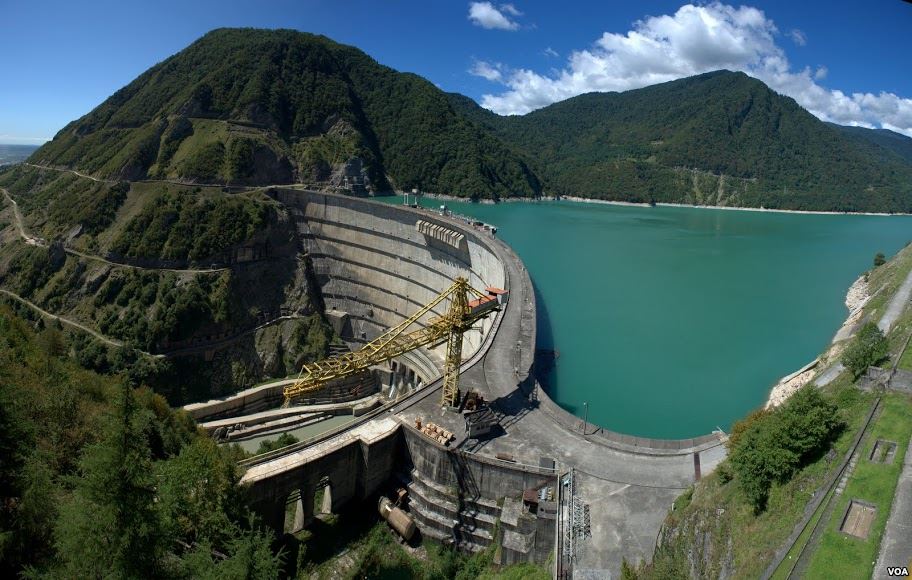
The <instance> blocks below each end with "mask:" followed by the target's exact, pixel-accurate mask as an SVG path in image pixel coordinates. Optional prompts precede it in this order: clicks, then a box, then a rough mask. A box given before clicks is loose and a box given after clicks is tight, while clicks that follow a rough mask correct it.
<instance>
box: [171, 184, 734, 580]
mask: <svg viewBox="0 0 912 580" xmlns="http://www.w3.org/2000/svg"><path fill="white" fill-rule="evenodd" d="M271 195H273V197H274V198H275V199H276V200H277V201H279V202H280V203H282V204H283V205H284V206H285V207H286V208H287V210H288V211H289V212H290V213H291V214H292V216H293V217H294V218H295V221H296V224H297V228H298V233H299V237H300V241H301V245H302V250H303V251H304V252H306V255H307V256H308V259H310V260H311V261H312V264H313V269H314V272H315V275H316V278H317V283H318V284H319V286H320V288H321V290H322V293H323V299H324V302H325V308H326V314H327V318H328V319H329V320H330V322H331V323H332V324H333V325H334V327H335V329H336V330H337V332H339V334H340V335H341V336H342V337H343V339H344V340H345V342H346V343H347V344H348V345H349V347H350V348H352V349H357V348H359V347H360V346H361V345H363V344H364V343H365V342H367V341H370V340H372V339H373V338H375V337H377V336H378V335H380V334H381V333H382V332H384V331H385V330H386V329H388V328H390V327H394V326H396V325H397V324H399V323H401V322H402V320H403V319H405V318H406V317H408V316H410V315H411V314H412V313H414V312H415V311H417V310H419V309H420V308H421V307H422V306H423V305H424V304H426V303H428V302H430V301H431V299H433V298H434V297H435V296H436V295H437V294H439V293H440V292H441V291H442V290H443V289H445V288H446V287H448V286H449V285H450V284H451V283H452V280H453V279H454V278H455V277H457V276H465V277H467V278H468V280H469V282H470V284H471V285H472V286H473V287H476V288H486V287H496V288H501V289H504V290H506V291H507V292H508V294H507V296H508V299H506V300H505V302H504V305H503V307H502V309H501V310H500V311H499V312H498V313H497V314H496V315H495V316H491V317H489V318H487V319H485V320H484V321H483V323H482V324H481V325H480V326H479V327H478V328H476V329H473V330H470V331H468V332H466V334H465V335H464V345H463V365H462V374H461V377H460V386H461V389H462V392H463V393H465V392H466V391H469V390H471V391H475V392H477V393H479V394H480V395H481V396H482V397H483V398H484V399H485V400H486V401H487V402H488V403H489V406H488V408H489V410H490V411H489V412H490V416H491V418H492V422H493V423H494V429H493V431H492V432H491V433H490V434H489V435H485V436H475V435H474V434H473V431H472V425H470V424H469V421H468V420H467V419H465V418H464V417H463V416H462V415H461V414H459V413H454V412H452V411H446V410H443V409H442V408H441V407H440V388H441V382H442V381H441V375H442V370H443V352H442V351H441V350H440V347H437V348H433V349H418V350H415V351H412V352H409V353H407V354H406V355H404V356H401V357H399V358H397V359H395V360H393V361H392V362H391V363H390V365H389V366H388V368H378V369H373V371H372V376H371V377H369V378H366V379H361V383H359V384H362V385H367V386H366V387H365V389H364V390H359V389H356V388H350V389H349V390H348V391H346V390H345V389H342V390H338V389H337V395H338V396H339V397H340V400H341V398H345V397H344V396H345V394H346V393H347V392H349V391H351V392H354V391H358V392H357V395H358V396H359V397H362V398H361V399H358V401H364V400H365V399H364V398H363V397H365V396H368V397H372V399H370V405H367V406H363V407H361V408H360V409H352V411H351V412H352V413H353V414H355V415H358V417H357V418H356V419H355V420H354V421H353V422H352V423H351V424H350V425H347V426H346V427H344V428H340V429H336V430H334V431H331V432H329V433H326V434H325V435H323V436H320V437H317V438H315V439H313V440H308V441H304V442H301V443H299V444H296V445H293V446H291V447H289V448H286V449H283V450H279V451H275V452H272V453H269V454H265V455H261V456H257V457H255V458H252V459H250V460H247V461H246V462H244V465H245V467H246V469H247V471H246V473H245V475H244V477H243V480H242V483H244V484H246V485H248V486H249V489H250V493H251V497H252V499H253V502H254V505H255V506H256V509H257V511H258V512H259V513H260V514H261V515H262V516H263V518H264V520H265V521H266V522H267V523H268V524H269V525H271V526H272V527H274V528H275V529H276V530H277V531H279V532H280V533H281V531H282V530H283V529H284V528H288V527H289V525H291V527H292V528H294V527H300V526H301V525H303V523H304V522H306V521H307V519H308V518H309V517H310V516H311V515H312V512H313V505H314V496H315V494H317V493H318V491H319V490H324V491H323V506H324V510H325V511H336V510H338V509H343V508H344V506H345V505H346V504H348V503H349V502H354V501H359V500H363V499H367V498H369V497H373V496H375V495H376V494H378V493H384V494H391V493H392V492H393V491H394V490H396V489H397V488H400V487H404V488H406V489H407V490H408V498H409V503H408V510H409V512H410V515H411V516H412V517H413V518H414V520H415V522H416V523H417V524H418V529H419V530H420V533H421V534H423V535H425V536H428V537H432V538H435V539H438V540H441V541H445V542H452V543H454V544H455V545H457V546H458V547H460V548H462V549H465V550H469V551H475V550H479V549H483V548H484V547H486V546H488V545H490V544H491V543H496V544H497V545H498V548H499V549H498V550H497V558H498V559H499V561H500V562H501V563H504V564H510V563H515V562H521V561H534V562H538V563H544V562H545V561H547V560H548V558H549V556H551V555H552V554H553V555H554V558H553V561H554V562H555V564H556V566H555V573H556V574H560V575H561V576H562V577H571V576H572V577H577V578H605V577H615V576H617V575H619V572H620V565H621V561H622V559H624V558H626V559H627V560H628V561H633V562H636V561H638V560H640V559H643V558H646V559H649V558H651V556H652V552H653V549H654V546H655V542H656V536H657V533H658V532H659V528H660V526H661V523H662V521H663V519H664V517H665V514H666V513H667V510H668V508H669V507H670V505H671V503H672V501H673V500H674V498H675V497H676V496H677V495H678V494H680V492H681V491H683V490H684V489H686V488H687V487H688V486H689V485H691V484H692V483H693V482H694V481H695V480H696V479H698V478H699V477H700V475H701V473H707V472H708V471H709V470H711V469H713V468H714V467H715V465H717V464H718V462H719V461H721V459H722V458H723V457H724V453H725V451H724V446H723V445H722V441H721V440H720V439H719V437H717V436H715V435H707V436H704V437H700V438H696V439H687V440H674V441H666V440H652V439H644V438H638V437H629V436H624V435H621V434H617V433H612V432H609V431H605V430H603V429H599V428H597V427H593V426H591V425H586V424H584V423H583V422H582V421H581V420H580V419H579V418H577V417H574V416H573V415H571V414H569V413H567V412H566V411H564V410H563V409H561V408H560V407H559V406H557V405H556V404H554V403H553V402H552V401H551V400H550V398H549V397H548V395H547V393H545V392H544V391H543V390H542V389H541V387H540V386H539V385H538V383H537V381H536V380H535V373H534V361H535V337H536V330H537V329H536V323H537V321H536V316H535V313H536V310H535V295H534V292H533V289H532V283H531V280H530V278H529V275H528V273H527V272H526V270H525V268H524V267H523V265H522V262H521V261H520V260H519V258H518V257H517V256H516V255H515V253H514V252H513V251H512V250H511V249H510V248H509V247H508V246H507V245H506V244H504V243H503V242H501V241H500V240H499V239H497V238H496V236H494V235H493V234H492V233H491V232H490V231H489V230H486V229H484V228H481V227H479V226H478V225H477V224H473V223H471V222H470V221H467V220H462V219H459V218H456V217H453V216H446V215H440V214H438V213H437V212H432V211H428V210H423V209H415V208H409V207H403V206H393V205H388V204H382V203H378V202H373V201H370V200H368V199H364V198H355V197H348V196H341V195H334V194H325V193H315V192H308V191H301V190H296V189H282V188H278V189H273V190H271ZM442 313H443V312H437V311H434V312H430V313H428V315H427V316H428V317H430V316H433V315H440V314H442ZM425 323H426V321H419V322H418V324H425ZM605 379H606V384H607V385H610V372H609V371H607V370H606V374H605ZM346 388H348V387H346ZM270 389H271V390H270ZM264 393H265V394H264ZM280 396H281V386H280V385H279V386H275V385H273V386H270V387H267V388H265V389H264V388H261V389H259V390H257V389H251V390H250V391H248V392H245V393H243V394H239V395H237V396H235V397H229V398H226V399H223V400H220V401H212V402H210V403H202V404H198V405H190V406H188V410H189V411H190V412H191V414H193V415H194V416H195V417H197V418H198V419H200V420H202V419H206V418H209V417H216V416H219V415H224V414H232V413H236V412H239V411H243V412H249V411H250V410H251V409H250V405H251V403H252V402H254V401H258V400H265V399H269V400H272V401H276V400H278V399H279V398H280ZM352 396H354V395H352ZM318 402H320V403H331V402H332V401H328V400H323V401H318ZM295 409H298V407H296V408H295ZM282 411H285V412H290V410H289V409H283V410H282ZM225 421H227V422H230V421H231V419H225ZM429 422H433V423H435V424H436V425H439V426H440V427H441V428H443V429H445V430H447V431H449V432H452V433H453V434H454V437H453V439H452V441H450V442H448V443H447V444H441V443H439V442H438V441H437V440H435V439H434V438H432V437H429V436H428V435H427V434H426V433H424V432H422V431H421V430H420V429H419V428H417V427H418V426H420V425H426V424H427V423H429ZM289 498H291V500H290V499H289ZM289 501H295V502H296V506H297V507H296V510H295V518H294V520H295V521H294V522H286V521H285V520H286V517H285V514H286V505H287V504H288V502H289ZM498 531H499V532H498Z"/></svg>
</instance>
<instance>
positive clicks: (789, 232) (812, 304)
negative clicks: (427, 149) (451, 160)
mask: <svg viewBox="0 0 912 580" xmlns="http://www.w3.org/2000/svg"><path fill="white" fill-rule="evenodd" d="M422 201H423V202H424V204H425V205H427V206H434V207H439V205H440V204H441V203H443V202H440V201H435V200H422ZM445 203H446V204H447V206H448V207H449V208H450V209H452V210H453V211H456V212H458V213H462V214H467V215H472V216H475V217H477V218H478V219H481V220H483V221H485V222H488V223H491V224H494V225H496V226H497V227H498V232H497V235H498V236H499V237H501V238H502V239H504V240H505V241H506V242H507V243H509V244H510V246H511V247H513V248H514V249H515V250H516V252H517V253H518V254H519V255H520V257H521V258H522V259H523V261H524V262H525V264H526V266H527V267H528V269H529V272H530V274H531V275H532V280H533V282H534V284H535V286H536V289H537V291H538V306H539V318H538V321H539V327H538V331H539V333H538V342H539V344H538V347H539V348H545V349H556V350H559V351H560V357H559V358H558V360H557V365H556V367H555V370H554V374H553V376H552V377H551V381H550V382H551V390H550V394H551V396H552V398H553V399H554V400H555V401H556V402H557V403H559V404H560V405H561V406H563V407H564V408H566V409H568V410H569V411H571V412H573V413H575V414H576V415H578V416H581V417H582V415H583V404H584V403H588V404H589V420H590V421H591V422H593V423H596V424H598V425H601V426H603V427H605V428H607V429H611V430H614V431H620V432H623V433H629V434H634V435H642V436H650V437H667V438H678V437H691V436H696V435H701V434H705V433H708V432H709V431H711V430H712V429H714V428H716V427H717V426H718V427H722V428H723V429H726V430H727V429H728V428H729V427H730V425H731V423H732V422H733V421H735V420H737V419H739V418H741V417H743V416H744V415H745V414H746V413H747V412H749V411H750V410H751V409H754V408H756V407H758V406H760V405H762V404H764V403H765V401H766V398H767V396H768V394H769V389H770V388H771V386H772V385H773V383H775V381H776V380H778V379H779V378H780V377H782V376H784V375H786V374H788V373H790V372H792V371H794V370H796V369H798V368H799V367H801V366H802V365H804V364H805V363H807V362H809V361H811V360H812V359H813V358H814V357H815V356H816V355H817V354H819V353H820V352H821V351H822V350H823V349H824V348H825V347H826V346H827V344H829V341H830V340H831V339H832V337H833V334H834V333H835V332H836V330H837V329H838V328H839V326H840V325H841V324H842V321H843V320H844V319H845V317H846V315H847V311H846V308H845V304H844V300H845V293H846V290H847V289H848V287H849V285H850V284H851V283H852V282H853V281H854V280H855V279H856V278H857V277H858V276H859V275H860V274H861V273H862V272H863V271H864V270H866V269H867V268H869V267H870V266H871V262H872V259H873V256H874V254H875V253H877V252H879V251H882V252H884V253H885V254H887V255H888V256H889V255H892V254H894V253H895V252H896V251H897V250H899V249H900V248H901V247H902V246H903V245H904V244H905V243H906V242H907V241H909V240H912V217H906V216H890V217H882V216H845V215H808V214H784V213H770V212H747V211H727V210H714V209H697V208H684V207H680V208H679V207H657V208H649V207H625V206H610V205H604V204H586V203H574V202H565V201H561V202H545V203H507V204H499V205H483V204H468V203H456V202H445Z"/></svg>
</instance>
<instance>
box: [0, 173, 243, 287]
mask: <svg viewBox="0 0 912 580" xmlns="http://www.w3.org/2000/svg"><path fill="white" fill-rule="evenodd" d="M0 191H2V192H3V196H4V197H5V198H6V199H7V200H8V201H9V202H10V203H11V204H13V219H14V220H15V222H16V229H17V230H19V236H20V237H21V238H22V239H23V241H25V243H26V244H29V245H31V246H38V247H42V248H46V247H48V246H49V244H48V242H47V240H45V239H42V238H39V237H37V236H33V235H31V234H30V233H28V231H27V230H26V229H25V223H24V222H23V220H22V213H21V212H20V211H19V204H18V203H16V200H15V199H13V197H12V196H11V195H10V194H9V192H8V191H7V190H6V189H3V188H2V187H0ZM63 251H64V252H66V253H67V254H70V255H72V256H78V257H80V258H83V259H86V260H92V261H95V262H101V263H103V264H107V265H109V266H113V267H116V268H130V269H133V270H140V271H146V272H174V273H176V274H215V273H218V272H225V271H227V270H230V268H156V267H152V266H136V265H134V264H124V263H122V262H112V261H111V260H108V259H107V258H102V257H101V256H96V255H94V254H86V253H85V252H80V251H79V250H74V249H73V248H70V247H68V246H63Z"/></svg>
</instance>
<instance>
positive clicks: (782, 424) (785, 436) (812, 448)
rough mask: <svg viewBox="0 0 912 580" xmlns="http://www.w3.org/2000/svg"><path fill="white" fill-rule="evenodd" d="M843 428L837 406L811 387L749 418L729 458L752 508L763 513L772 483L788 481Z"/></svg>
mask: <svg viewBox="0 0 912 580" xmlns="http://www.w3.org/2000/svg"><path fill="white" fill-rule="evenodd" d="M842 427H843V423H842V421H841V419H840V418H839V417H838V415H837V407H836V405H834V404H833V403H832V402H830V401H829V400H827V399H826V398H824V396H823V395H821V393H820V391H818V390H817V389H816V388H814V387H804V388H802V389H800V390H799V391H798V392H797V393H795V394H794V395H793V396H792V398H791V399H789V400H788V401H787V402H786V403H785V404H784V405H782V406H781V407H779V408H778V409H776V410H774V411H770V412H768V413H766V414H764V415H760V416H758V417H757V418H756V419H755V420H753V421H752V422H751V424H750V425H749V426H748V427H747V428H746V429H745V430H744V431H743V432H742V433H741V436H740V438H739V440H738V442H737V444H736V445H735V446H734V449H732V452H731V455H730V457H729V460H730V461H731V465H732V468H733V470H734V472H735V473H736V474H737V476H738V484H739V486H740V488H741V490H742V492H743V493H744V495H745V497H746V498H747V500H748V503H750V505H751V506H752V507H753V509H754V511H755V512H757V513H759V512H761V511H763V509H764V508H765V507H766V502H767V499H768V498H769V492H770V489H771V488H772V486H773V485H774V484H777V483H778V484H781V483H785V482H787V481H788V480H789V479H791V477H792V475H794V474H795V472H796V471H798V469H800V468H801V467H802V466H803V465H804V464H805V463H807V462H808V460H809V459H811V458H812V457H814V456H815V455H818V454H820V453H822V452H823V451H824V450H825V449H826V448H827V446H828V444H829V442H830V441H832V439H833V438H834V437H835V436H836V434H838V432H839V431H840V430H841V429H842Z"/></svg>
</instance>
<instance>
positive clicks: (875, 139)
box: [831, 124, 912, 163]
mask: <svg viewBox="0 0 912 580" xmlns="http://www.w3.org/2000/svg"><path fill="white" fill-rule="evenodd" d="M831 126H832V127H835V128H836V129H839V130H840V131H842V132H843V133H844V134H845V135H846V136H848V137H849V138H850V139H853V140H854V141H855V142H856V143H859V144H861V143H862V142H863V141H864V142H867V143H868V144H870V145H874V146H875V147H874V149H873V151H876V152H877V153H876V154H878V155H881V156H886V157H887V158H889V153H894V154H896V155H898V156H900V157H901V158H903V159H904V160H905V161H906V162H907V163H912V137H906V136H905V135H901V134H899V133H896V132H894V131H890V130H888V129H866V128H864V127H846V126H845V125H835V124H833V125H831Z"/></svg>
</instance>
